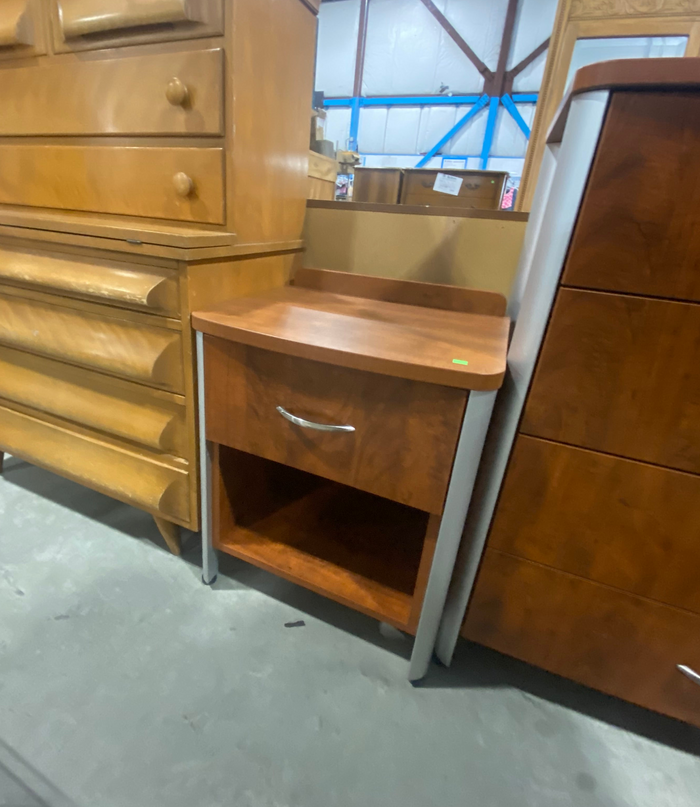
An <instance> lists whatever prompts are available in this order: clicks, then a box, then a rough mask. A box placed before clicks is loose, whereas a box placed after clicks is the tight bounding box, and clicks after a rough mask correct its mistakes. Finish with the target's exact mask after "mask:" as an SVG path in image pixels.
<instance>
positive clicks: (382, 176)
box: [352, 168, 404, 205]
mask: <svg viewBox="0 0 700 807" xmlns="http://www.w3.org/2000/svg"><path fill="white" fill-rule="evenodd" d="M403 176H404V170H403V168H356V169H355V178H354V180H353V183H352V201H353V202H368V203H371V204H382V205H397V204H398V203H399V199H400V198H401V185H402V183H403Z"/></svg>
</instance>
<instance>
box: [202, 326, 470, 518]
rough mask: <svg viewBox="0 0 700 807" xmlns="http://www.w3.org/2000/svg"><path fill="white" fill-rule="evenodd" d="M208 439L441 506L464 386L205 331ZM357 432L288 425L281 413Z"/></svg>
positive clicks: (421, 504)
mask: <svg viewBox="0 0 700 807" xmlns="http://www.w3.org/2000/svg"><path fill="white" fill-rule="evenodd" d="M205 345H206V348H205V367H206V378H207V386H206V406H207V438H208V439H210V440H212V441H214V442H216V443H222V444H224V445H228V446H230V447H231V448H237V449H239V450H241V451H246V452H249V453H251V454H257V455H259V456H261V457H265V458H266V459H269V460H275V461H277V462H280V463H284V464H286V465H291V466H292V467H294V468H298V469H300V470H304V471H309V472H311V473H314V474H317V475H319V476H322V477H325V478H327V479H332V480H334V481H336V482H341V483H344V484H347V485H352V486H353V487H357V488H359V489H360V490H365V491H368V492H370V493H375V494H377V495H379V496H383V497H385V498H387V499H392V500H394V501H397V502H401V503H402V504H408V505H410V506H412V507H416V508H418V509H421V510H426V511H429V512H432V513H441V512H442V509H443V505H444V499H445V494H446V492H447V485H448V482H449V478H450V472H451V470H452V460H453V457H454V454H455V449H456V445H457V439H458V437H459V432H460V428H461V424H462V417H463V414H464V408H465V404H466V398H467V393H466V392H465V391H464V390H458V389H452V388H447V387H440V386H437V385H434V384H424V383H420V382H416V381H408V380H406V379H401V378H392V377H389V376H382V375H377V374H374V373H366V372H362V371H359V370H351V369H347V368H342V367H336V366H333V365H327V364H322V363H320V362H316V361H310V360H307V359H299V358H294V357H291V356H284V355H281V354H278V353H272V352H270V351H265V350H259V349H257V348H252V347H246V346H244V345H240V344H237V343H234V342H228V341H224V340H220V339H216V338H214V337H206V338H205ZM278 406H281V407H283V408H284V409H285V410H287V411H288V412H289V413H291V414H292V415H294V416H298V417H301V418H304V419H306V420H310V421H314V422H318V423H322V424H331V425H351V426H353V427H354V429H355V430H354V431H351V432H350V431H343V432H338V431H317V430H314V429H311V428H304V427H301V426H299V425H295V424H293V423H291V422H290V421H289V420H287V419H286V418H285V417H284V416H283V415H282V414H281V413H280V412H279V411H278V410H277V407H278Z"/></svg>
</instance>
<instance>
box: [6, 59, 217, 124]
mask: <svg viewBox="0 0 700 807" xmlns="http://www.w3.org/2000/svg"><path fill="white" fill-rule="evenodd" d="M0 50H1V49H0ZM175 80H177V81H178V82H180V83H179V84H177V83H176V82H175ZM171 82H173V84H172V86H175V87H176V89H177V88H179V89H180V91H181V95H179V96H172V93H171V97H172V98H173V100H172V101H170V100H169V99H168V93H169V92H171V90H169V87H171ZM0 86H2V99H3V100H2V115H0V135H101V134H122V135H140V134H141V135H142V134H163V135H167V134H196V135H203V134H208V135H220V134H222V132H223V51H222V50H199V51H190V52H188V53H167V54H158V55H154V56H136V57H133V56H132V57H127V58H120V59H96V60H93V61H90V62H61V61H58V63H52V64H51V66H50V67H37V66H32V67H21V68H16V69H14V70H12V71H11V72H6V73H3V74H0ZM180 97H182V101H181V102H180V103H176V102H177V101H178V100H179V98H180Z"/></svg>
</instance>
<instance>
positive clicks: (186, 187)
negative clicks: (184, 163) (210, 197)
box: [173, 171, 194, 198]
mask: <svg viewBox="0 0 700 807" xmlns="http://www.w3.org/2000/svg"><path fill="white" fill-rule="evenodd" d="M173 185H175V192H176V193H177V195H178V196H182V197H183V198H185V197H187V196H191V195H192V192H193V191H194V182H193V180H192V177H188V176H187V174H185V173H183V172H182V171H178V173H177V174H175V176H174V177H173Z"/></svg>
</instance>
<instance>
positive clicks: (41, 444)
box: [0, 406, 190, 523]
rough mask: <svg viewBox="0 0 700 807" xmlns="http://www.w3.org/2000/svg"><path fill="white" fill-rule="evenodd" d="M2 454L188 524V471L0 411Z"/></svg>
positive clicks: (39, 421)
mask: <svg viewBox="0 0 700 807" xmlns="http://www.w3.org/2000/svg"><path fill="white" fill-rule="evenodd" d="M0 449H2V450H3V451H6V452H8V453H9V454H12V455H13V456H16V457H21V458H22V459H25V460H28V461H29V462H32V463H34V464H36V465H40V466H41V467H42V468H47V469H48V470H50V471H55V472H56V473H59V474H61V475H62V476H67V477H68V478H69V479H73V480H74V481H75V482H79V483H81V484H82V485H86V486H87V487H89V488H93V489H94V490H99V491H100V492H102V493H106V494H108V495H109V496H113V497H114V498H115V499H119V500H120V501H123V502H127V504H132V505H134V506H135V507H140V508H141V509H143V510H148V511H149V512H151V513H155V514H156V515H158V514H162V515H164V516H167V517H169V518H172V519H176V520H177V521H180V522H185V523H187V522H188V520H189V517H190V510H189V495H188V494H189V472H188V471H187V469H186V467H184V466H183V467H182V468H176V467H174V466H171V465H168V464H166V463H161V462H158V460H157V459H156V458H153V457H149V456H147V455H140V454H139V453H137V451H135V450H131V449H129V448H128V447H126V446H124V448H120V447H118V446H116V445H114V444H111V443H107V442H103V441H102V440H100V439H99V438H98V437H94V438H93V437H88V436H87V435H85V434H81V433H78V432H74V431H71V430H70V429H68V428H62V427H60V426H56V425H55V424H52V423H46V422H44V421H42V420H40V419H38V418H34V417H31V416H29V415H26V414H23V413H21V412H15V411H13V410H11V409H7V408H5V407H3V406H0Z"/></svg>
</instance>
